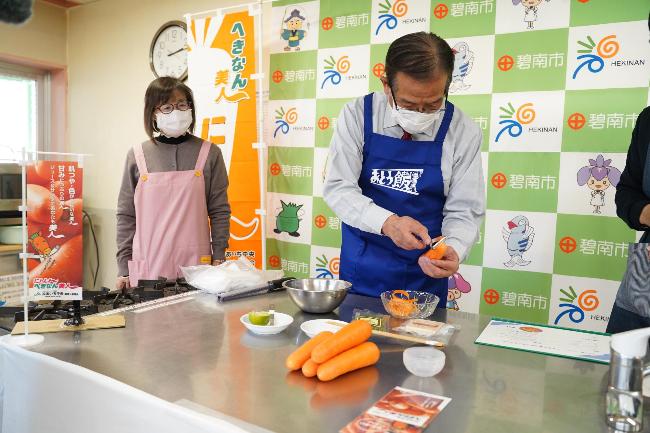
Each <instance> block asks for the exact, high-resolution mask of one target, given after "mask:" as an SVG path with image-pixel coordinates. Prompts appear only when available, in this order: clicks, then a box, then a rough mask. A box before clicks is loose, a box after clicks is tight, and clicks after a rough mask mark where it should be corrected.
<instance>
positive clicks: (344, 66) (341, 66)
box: [320, 56, 351, 89]
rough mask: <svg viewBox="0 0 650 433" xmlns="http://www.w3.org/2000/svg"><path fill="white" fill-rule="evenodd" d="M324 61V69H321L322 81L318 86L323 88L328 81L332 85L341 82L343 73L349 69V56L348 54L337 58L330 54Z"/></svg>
mask: <svg viewBox="0 0 650 433" xmlns="http://www.w3.org/2000/svg"><path fill="white" fill-rule="evenodd" d="M324 62H325V69H324V70H323V81H322V82H321V85H320V88H321V89H324V88H325V85H326V84H328V83H330V84H332V85H333V86H338V85H339V84H341V80H342V79H343V75H345V74H347V73H348V72H349V71H350V67H351V63H350V58H349V57H348V56H341V57H339V58H338V59H334V57H333V56H330V57H329V58H328V59H325V60H324Z"/></svg>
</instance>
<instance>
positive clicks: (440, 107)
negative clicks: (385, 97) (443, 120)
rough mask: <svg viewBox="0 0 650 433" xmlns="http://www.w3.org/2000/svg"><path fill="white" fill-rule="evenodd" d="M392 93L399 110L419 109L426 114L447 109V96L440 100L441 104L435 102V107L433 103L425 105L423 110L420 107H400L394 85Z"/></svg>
mask: <svg viewBox="0 0 650 433" xmlns="http://www.w3.org/2000/svg"><path fill="white" fill-rule="evenodd" d="M390 94H391V96H392V97H393V103H394V104H395V109H396V110H397V111H399V110H400V109H402V110H408V111H419V112H421V113H424V114H433V113H436V112H438V111H444V110H445V99H446V98H442V99H441V100H440V103H439V104H435V105H436V106H435V107H434V106H433V105H429V106H426V107H424V109H422V110H418V109H411V108H410V107H400V106H399V105H397V99H396V98H395V93H394V92H393V88H392V87H391V88H390Z"/></svg>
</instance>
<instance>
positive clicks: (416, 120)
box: [391, 102, 444, 134]
mask: <svg viewBox="0 0 650 433" xmlns="http://www.w3.org/2000/svg"><path fill="white" fill-rule="evenodd" d="M443 106H444V102H443ZM441 111H442V110H436V111H434V112H433V113H420V112H419V111H411V110H407V109H405V108H401V107H400V108H399V109H397V108H395V105H393V106H391V114H392V116H393V119H395V121H396V122H397V123H398V124H399V126H401V127H402V129H403V130H404V131H406V132H408V133H409V134H421V133H423V132H427V131H430V130H431V127H432V126H433V124H434V123H435V121H436V120H438V118H439V117H440V113H441Z"/></svg>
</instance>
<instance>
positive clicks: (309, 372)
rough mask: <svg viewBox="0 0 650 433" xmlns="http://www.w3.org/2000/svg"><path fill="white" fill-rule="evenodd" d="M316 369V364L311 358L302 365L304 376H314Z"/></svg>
mask: <svg viewBox="0 0 650 433" xmlns="http://www.w3.org/2000/svg"><path fill="white" fill-rule="evenodd" d="M317 370H318V364H316V363H315V362H314V361H312V360H311V359H308V360H307V361H306V362H305V363H304V364H303V365H302V374H303V375H304V376H305V377H314V376H316V372H317Z"/></svg>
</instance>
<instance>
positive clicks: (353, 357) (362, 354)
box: [317, 341, 379, 382]
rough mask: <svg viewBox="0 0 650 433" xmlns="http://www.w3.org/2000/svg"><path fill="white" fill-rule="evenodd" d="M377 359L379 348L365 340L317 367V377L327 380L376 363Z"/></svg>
mask: <svg viewBox="0 0 650 433" xmlns="http://www.w3.org/2000/svg"><path fill="white" fill-rule="evenodd" d="M377 361H379V348H378V347H377V345H376V344H375V343H371V342H369V341H366V342H365V343H363V344H360V345H359V346H357V347H354V348H352V349H349V350H346V351H345V352H343V353H340V354H338V355H336V356H335V357H334V358H332V359H330V360H329V361H327V362H325V363H324V364H321V365H320V366H319V367H318V373H317V374H318V379H320V380H322V381H323V382H327V381H329V380H332V379H336V378H337V377H339V376H341V375H342V374H345V373H349V372H350V371H354V370H358V369H359V368H363V367H367V366H369V365H373V364H376V363H377Z"/></svg>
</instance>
